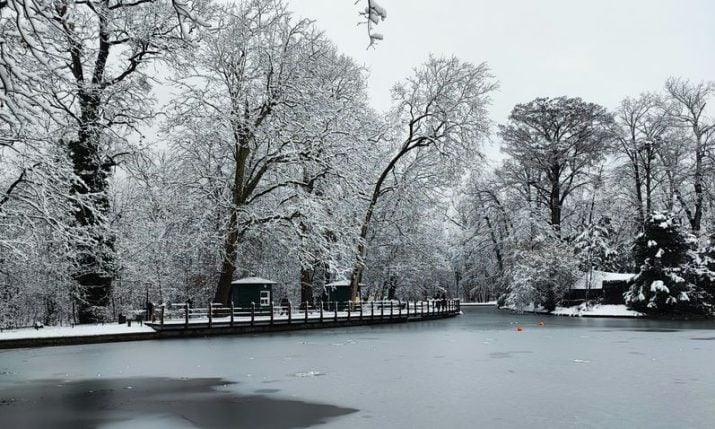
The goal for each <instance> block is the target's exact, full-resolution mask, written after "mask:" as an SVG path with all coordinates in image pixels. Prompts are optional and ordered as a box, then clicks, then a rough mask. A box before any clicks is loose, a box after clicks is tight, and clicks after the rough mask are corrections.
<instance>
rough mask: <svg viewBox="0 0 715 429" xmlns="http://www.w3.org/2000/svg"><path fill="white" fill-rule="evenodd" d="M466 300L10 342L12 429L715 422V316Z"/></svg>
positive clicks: (3, 389) (0, 369)
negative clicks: (232, 330)
mask: <svg viewBox="0 0 715 429" xmlns="http://www.w3.org/2000/svg"><path fill="white" fill-rule="evenodd" d="M464 313H465V314H464V315H463V316H460V317H457V318H453V319H446V320H438V321H428V322H419V323H410V324H399V325H384V326H376V327H355V328H347V329H341V330H314V331H305V332H292V333H278V334H271V335H261V336H242V337H213V338H206V339H189V340H168V341H145V342H131V343H115V344H97V345H87V346H73V347H54V348H43V349H34V350H32V349H26V350H5V351H0V427H3V428H40V427H43V428H45V427H52V428H73V429H74V428H94V427H102V428H105V427H106V428H142V427H151V428H162V427H164V428H189V427H200V428H224V427H231V428H232V427H254V428H255V427H266V428H288V427H308V426H312V425H317V424H320V423H325V422H327V423H328V426H329V427H336V428H358V427H365V428H367V427H371V428H374V427H420V428H421V427H425V428H430V427H443V428H445V429H447V428H450V427H454V428H461V427H504V428H510V427H524V426H531V427H649V428H661V427H662V428H670V427H676V426H679V427H688V428H698V427H700V428H706V427H707V428H711V427H713V422H714V421H715V371H713V370H712V368H713V362H715V322H712V321H702V322H669V321H657V322H656V321H647V320H629V319H577V318H565V317H561V318H554V317H545V318H544V317H540V316H534V315H517V314H512V313H508V312H499V311H498V310H496V309H494V308H488V307H487V308H485V307H476V308H465V309H464ZM540 320H544V322H545V325H544V326H543V327H540V326H538V322H539V321H540ZM517 323H518V324H521V325H522V326H524V331H523V332H517V331H516V325H517Z"/></svg>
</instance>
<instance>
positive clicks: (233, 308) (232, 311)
mask: <svg viewBox="0 0 715 429" xmlns="http://www.w3.org/2000/svg"><path fill="white" fill-rule="evenodd" d="M235 309H236V308H235V307H234V305H233V300H231V327H232V328H233V313H234V310H235Z"/></svg>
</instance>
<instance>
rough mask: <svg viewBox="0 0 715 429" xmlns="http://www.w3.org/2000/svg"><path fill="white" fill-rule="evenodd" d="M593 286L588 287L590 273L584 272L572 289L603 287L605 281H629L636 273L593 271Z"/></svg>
mask: <svg viewBox="0 0 715 429" xmlns="http://www.w3.org/2000/svg"><path fill="white" fill-rule="evenodd" d="M591 274H592V275H591V287H588V279H589V273H584V274H583V275H582V276H581V277H580V278H579V279H578V280H576V283H574V284H573V286H571V289H603V282H604V281H628V280H630V279H631V277H633V276H634V275H635V274H629V273H609V272H606V271H593V272H592V273H591Z"/></svg>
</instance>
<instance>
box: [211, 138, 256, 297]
mask: <svg viewBox="0 0 715 429" xmlns="http://www.w3.org/2000/svg"><path fill="white" fill-rule="evenodd" d="M248 138H249V137H248V135H247V134H246V133H241V132H237V133H236V145H235V147H236V156H235V160H236V166H235V169H234V177H233V190H232V194H233V195H232V202H233V207H232V208H231V217H230V218H229V222H228V228H227V231H226V241H225V242H224V255H223V261H221V275H220V277H219V281H218V286H217V288H216V295H215V298H214V302H219V303H221V304H224V305H228V301H229V298H230V295H231V282H232V281H233V275H234V273H235V272H236V258H237V256H238V244H239V239H240V237H241V234H240V231H239V227H238V213H239V209H240V208H241V207H242V206H243V204H244V202H245V200H246V195H244V191H245V190H244V176H245V174H246V164H247V162H248V156H249V154H250V148H249V146H248Z"/></svg>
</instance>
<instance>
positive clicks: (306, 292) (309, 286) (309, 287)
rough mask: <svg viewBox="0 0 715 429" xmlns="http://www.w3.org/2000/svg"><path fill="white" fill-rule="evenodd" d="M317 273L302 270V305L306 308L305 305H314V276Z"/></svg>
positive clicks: (307, 269) (305, 269)
mask: <svg viewBox="0 0 715 429" xmlns="http://www.w3.org/2000/svg"><path fill="white" fill-rule="evenodd" d="M314 273H315V271H314V270H313V269H310V268H303V267H301V269H300V305H301V308H305V303H306V302H307V303H308V305H313V274H314Z"/></svg>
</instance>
